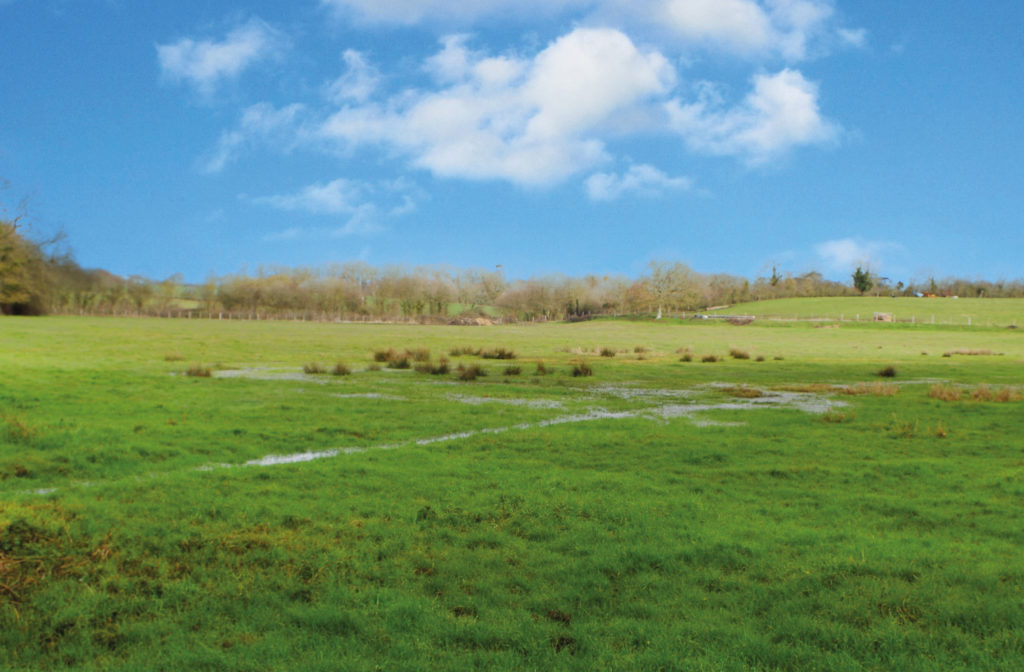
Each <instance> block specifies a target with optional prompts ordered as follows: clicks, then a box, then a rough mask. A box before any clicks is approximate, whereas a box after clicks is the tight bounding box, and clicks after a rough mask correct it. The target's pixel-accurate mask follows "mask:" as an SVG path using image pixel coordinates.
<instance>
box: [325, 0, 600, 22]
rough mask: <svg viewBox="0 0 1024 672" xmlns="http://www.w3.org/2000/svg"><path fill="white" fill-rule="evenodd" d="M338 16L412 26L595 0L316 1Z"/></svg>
mask: <svg viewBox="0 0 1024 672" xmlns="http://www.w3.org/2000/svg"><path fill="white" fill-rule="evenodd" d="M320 4H321V5H323V6H324V7H327V8H329V9H330V10H332V11H333V12H334V13H336V14H337V15H339V16H344V17H352V18H355V19H356V20H357V21H361V22H367V23H397V24H404V25H412V24H415V23H420V22H421V21H434V22H438V23H443V24H444V25H451V22H453V21H455V22H461V23H468V22H471V21H475V20H478V19H480V18H483V17H486V16H489V15H499V16H505V17H507V16H509V15H518V16H536V15H537V14H538V13H543V14H548V15H550V14H555V13H558V12H560V11H563V10H565V9H568V8H577V7H588V6H591V5H594V4H595V0H470V1H468V2H456V1H453V0H320Z"/></svg>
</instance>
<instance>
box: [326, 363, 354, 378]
mask: <svg viewBox="0 0 1024 672" xmlns="http://www.w3.org/2000/svg"><path fill="white" fill-rule="evenodd" d="M331 373H333V374H334V375H336V376H347V375H349V374H350V373H352V369H350V368H348V367H347V366H345V364H344V363H343V362H338V363H337V364H335V365H334V368H333V369H331Z"/></svg>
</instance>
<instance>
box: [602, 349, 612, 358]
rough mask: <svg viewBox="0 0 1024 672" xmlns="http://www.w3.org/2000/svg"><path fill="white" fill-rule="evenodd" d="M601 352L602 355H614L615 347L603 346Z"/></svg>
mask: <svg viewBox="0 0 1024 672" xmlns="http://www.w3.org/2000/svg"><path fill="white" fill-rule="evenodd" d="M600 354H601V356H602V357H614V356H615V350H614V349H613V348H601V352H600Z"/></svg>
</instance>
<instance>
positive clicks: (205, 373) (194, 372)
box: [185, 364, 213, 378]
mask: <svg viewBox="0 0 1024 672" xmlns="http://www.w3.org/2000/svg"><path fill="white" fill-rule="evenodd" d="M185 375H186V376H192V377H193V378H209V377H210V376H212V375H213V370H212V369H211V368H210V367H208V366H203V365H202V364H193V365H192V366H190V367H189V368H188V369H187V370H186V371H185Z"/></svg>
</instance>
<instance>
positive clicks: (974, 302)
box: [711, 296, 1024, 327]
mask: <svg viewBox="0 0 1024 672" xmlns="http://www.w3.org/2000/svg"><path fill="white" fill-rule="evenodd" d="M711 312H712V313H718V314H723V315H754V316H757V317H763V318H773V319H801V320H806V319H819V320H835V321H838V320H840V319H842V320H844V321H850V322H854V321H857V320H858V319H859V320H860V321H862V322H868V321H871V320H872V319H873V317H874V314H875V313H876V312H879V313H891V314H892V315H893V317H894V319H895V320H897V321H898V322H913V323H916V324H932V323H933V320H934V324H938V325H953V326H965V325H968V324H970V325H971V326H993V327H995V326H1000V327H1006V326H1011V325H1017V326H1019V327H1024V299H977V298H959V299H953V298H916V297H905V296H900V297H896V298H892V297H889V296H881V297H873V296H866V297H852V296H851V297H821V298H802V299H775V300H771V301H756V302H753V303H742V304H737V305H735V306H730V307H729V308H727V309H722V310H716V311H711Z"/></svg>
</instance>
